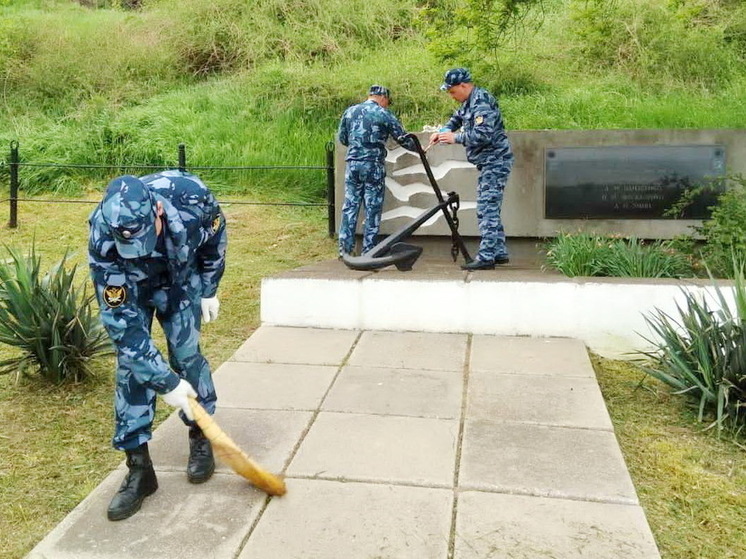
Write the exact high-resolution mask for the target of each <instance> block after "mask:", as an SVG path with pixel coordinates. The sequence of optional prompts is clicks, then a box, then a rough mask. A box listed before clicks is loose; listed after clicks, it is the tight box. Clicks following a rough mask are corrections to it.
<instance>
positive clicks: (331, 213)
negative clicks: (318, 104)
mask: <svg viewBox="0 0 746 559" xmlns="http://www.w3.org/2000/svg"><path fill="white" fill-rule="evenodd" d="M326 205H327V211H328V219H327V222H328V223H329V237H330V238H332V239H333V238H334V233H335V232H336V231H337V224H336V218H335V215H336V205H335V204H334V142H327V143H326Z"/></svg>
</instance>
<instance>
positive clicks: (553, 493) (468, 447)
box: [459, 420, 638, 504]
mask: <svg viewBox="0 0 746 559" xmlns="http://www.w3.org/2000/svg"><path fill="white" fill-rule="evenodd" d="M459 486H460V487H461V488H463V489H482V490H487V491H499V492H502V493H516V494H524V495H536V496H548V497H562V498H570V499H582V500H588V501H603V502H609V503H618V504H638V501H637V495H636V493H635V488H634V486H633V485H632V480H631V479H630V477H629V473H628V472H627V467H626V465H625V463H624V458H623V457H622V453H621V451H620V450H619V446H618V444H617V441H616V438H615V437H614V434H613V433H610V432H607V431H593V430H589V429H568V428H565V427H547V426H543V425H530V424H524V423H497V422H492V421H484V420H477V421H470V420H467V421H466V426H465V430H464V441H463V447H462V454H461V469H460V472H459Z"/></svg>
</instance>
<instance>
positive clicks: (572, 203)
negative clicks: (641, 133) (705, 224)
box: [545, 145, 725, 219]
mask: <svg viewBox="0 0 746 559" xmlns="http://www.w3.org/2000/svg"><path fill="white" fill-rule="evenodd" d="M545 161H546V185H545V217H546V218H547V219H665V218H666V216H664V215H663V214H664V213H665V212H666V210H668V209H669V208H671V206H672V205H673V204H675V203H676V202H678V201H679V200H680V198H681V195H682V194H683V193H684V192H685V191H686V190H689V189H691V188H693V187H696V186H700V185H703V184H711V182H712V180H713V179H715V178H717V177H720V176H722V175H724V174H725V147H724V146H713V145H709V146H599V147H593V148H552V149H547V151H546V160H545ZM717 195H718V192H717V191H715V190H711V191H709V192H705V193H703V194H700V195H698V196H697V197H696V198H695V199H694V201H693V203H692V204H691V205H689V206H688V207H687V208H686V209H685V211H684V214H683V215H682V216H681V217H684V218H687V219H705V218H707V217H709V210H708V208H709V207H710V206H712V205H714V204H715V202H716V200H717Z"/></svg>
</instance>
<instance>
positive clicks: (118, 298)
mask: <svg viewBox="0 0 746 559" xmlns="http://www.w3.org/2000/svg"><path fill="white" fill-rule="evenodd" d="M103 298H104V303H106V306H107V307H109V308H110V309H115V308H117V307H121V306H122V304H123V303H124V302H125V301H126V300H127V287H126V286H124V285H107V286H106V287H104V297H103Z"/></svg>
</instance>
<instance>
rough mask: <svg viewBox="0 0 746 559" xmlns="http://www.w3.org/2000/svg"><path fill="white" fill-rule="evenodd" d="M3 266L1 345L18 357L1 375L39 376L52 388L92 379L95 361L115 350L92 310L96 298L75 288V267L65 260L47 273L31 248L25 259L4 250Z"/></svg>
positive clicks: (3, 364) (2, 364)
mask: <svg viewBox="0 0 746 559" xmlns="http://www.w3.org/2000/svg"><path fill="white" fill-rule="evenodd" d="M6 250H7V252H8V254H9V256H10V258H8V259H6V260H4V261H1V262H0V343H4V344H8V345H10V346H13V347H15V348H17V349H18V350H19V351H18V354H17V355H15V356H13V357H10V358H7V359H4V360H2V361H0V374H16V375H21V374H23V373H25V372H29V373H33V372H38V373H39V375H40V376H41V378H43V379H45V380H48V381H51V382H57V383H59V382H63V381H74V382H75V381H80V380H83V379H85V378H86V377H88V376H90V375H91V368H90V363H91V360H92V359H94V358H95V357H97V356H99V355H102V354H105V353H109V352H111V344H110V342H109V339H108V337H107V335H106V332H105V331H104V329H103V327H102V326H101V323H100V321H99V318H98V311H97V309H96V308H95V307H94V306H93V305H92V302H93V299H94V295H87V294H86V287H85V284H83V285H82V286H78V285H76V284H75V272H76V268H77V266H72V267H71V268H69V269H68V268H67V267H66V264H67V256H68V255H67V254H65V256H64V257H63V258H62V260H60V261H59V262H58V263H57V264H55V265H54V266H52V268H51V269H50V270H49V271H48V272H46V273H43V272H42V270H41V258H40V257H39V256H38V255H37V253H36V248H35V247H34V246H32V248H31V250H30V251H29V253H28V254H27V255H23V254H21V252H19V251H18V250H17V249H14V248H10V247H6Z"/></svg>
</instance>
